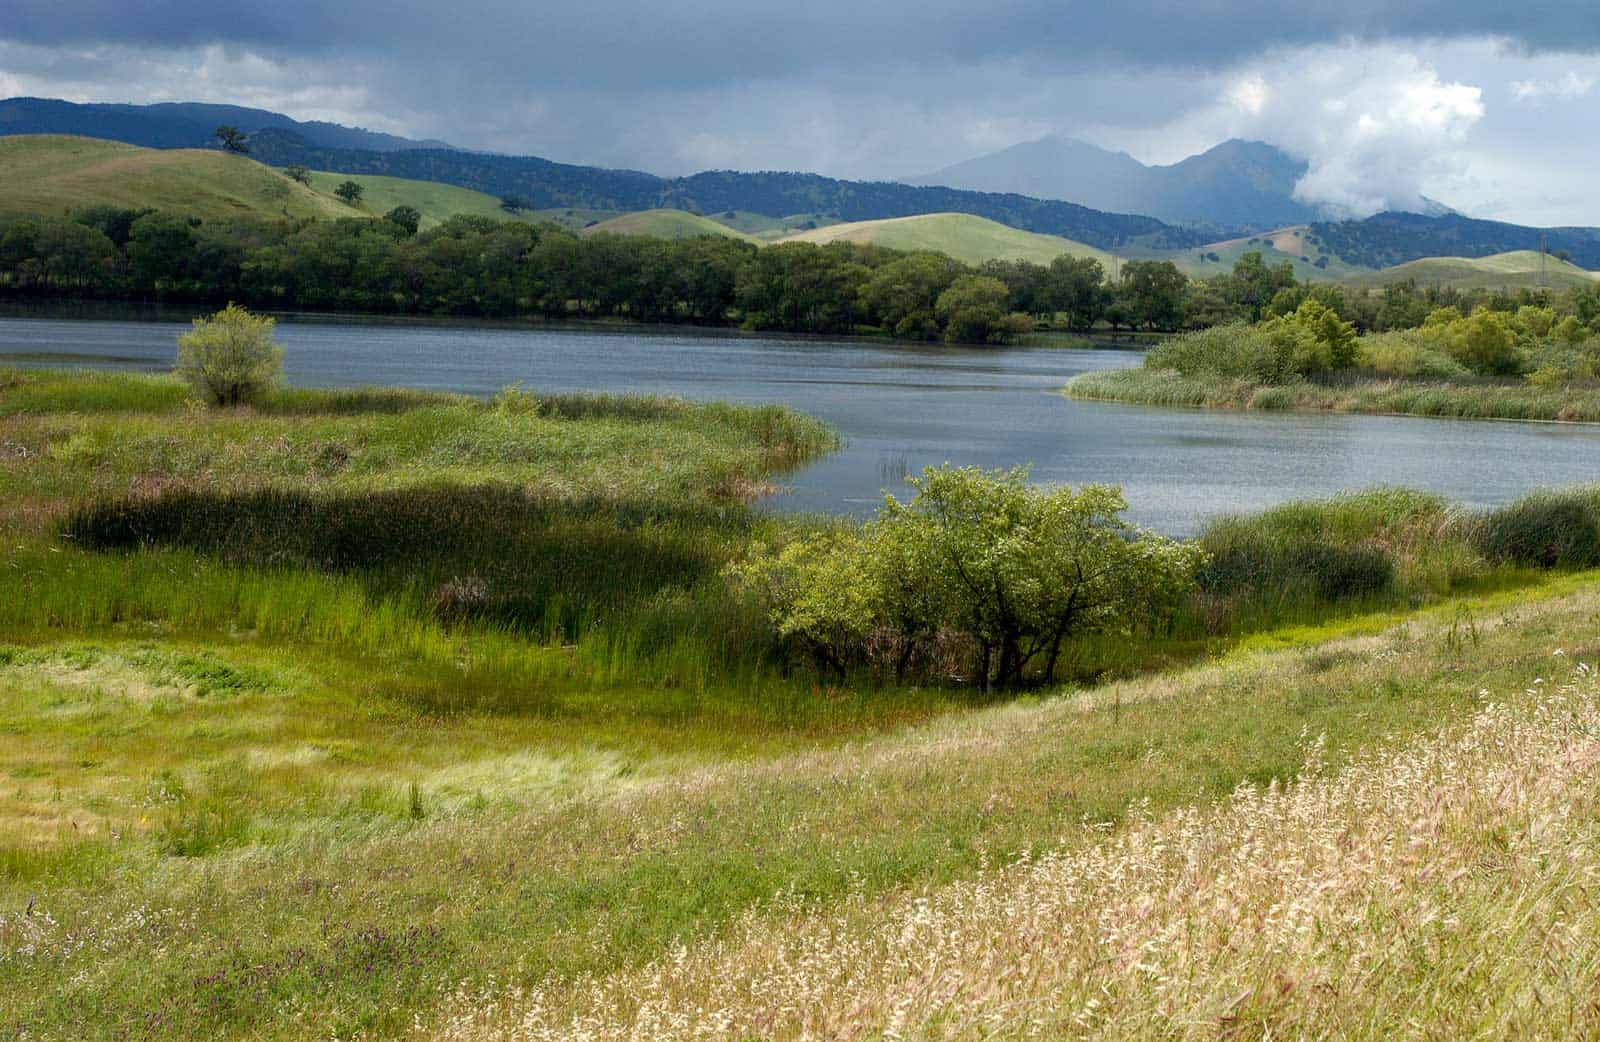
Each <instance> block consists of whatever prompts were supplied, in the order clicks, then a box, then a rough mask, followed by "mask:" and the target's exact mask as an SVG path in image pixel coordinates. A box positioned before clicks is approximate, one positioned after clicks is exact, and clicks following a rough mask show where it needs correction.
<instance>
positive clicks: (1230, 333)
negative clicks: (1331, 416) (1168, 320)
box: [1144, 320, 1330, 384]
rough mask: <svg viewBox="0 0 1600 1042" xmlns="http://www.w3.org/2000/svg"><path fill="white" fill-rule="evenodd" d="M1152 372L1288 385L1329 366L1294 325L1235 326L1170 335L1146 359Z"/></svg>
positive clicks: (1307, 333) (1315, 345) (1310, 338)
mask: <svg viewBox="0 0 1600 1042" xmlns="http://www.w3.org/2000/svg"><path fill="white" fill-rule="evenodd" d="M1144 364H1145V366H1146V367H1147V368H1150V369H1173V370H1176V371H1177V372H1179V373H1181V374H1182V375H1184V376H1216V377H1224V378H1227V379H1234V380H1249V381H1251V382H1253V383H1262V384H1281V383H1288V382H1290V381H1292V380H1295V379H1298V378H1300V377H1303V376H1307V375H1310V374H1312V373H1317V372H1322V371H1324V370H1326V369H1328V368H1330V362H1329V358H1328V355H1327V352H1326V350H1325V349H1324V347H1323V345H1321V344H1320V343H1319V342H1318V341H1317V339H1316V337H1315V335H1314V334H1313V333H1312V332H1311V331H1310V330H1308V329H1305V328H1303V327H1301V326H1299V325H1298V324H1296V323H1293V322H1283V321H1280V320H1272V321H1269V322H1265V323H1261V324H1260V325H1254V326H1251V325H1244V324H1242V323H1234V324H1231V325H1226V326H1213V327H1212V328H1210V329H1202V330H1197V331H1196V332H1193V333H1185V334H1183V335H1182V336H1178V337H1174V338H1172V339H1171V340H1168V341H1167V342H1166V343H1164V344H1161V345H1160V346H1158V347H1156V348H1154V349H1153V350H1151V351H1150V353H1149V354H1147V355H1145V360H1144Z"/></svg>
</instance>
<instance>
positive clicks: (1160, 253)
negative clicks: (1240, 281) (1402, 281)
mask: <svg viewBox="0 0 1600 1042" xmlns="http://www.w3.org/2000/svg"><path fill="white" fill-rule="evenodd" d="M1251 251H1256V252H1259V253H1260V254H1261V256H1262V259H1263V260H1265V261H1266V262H1267V263H1268V264H1270V265H1274V266H1276V265H1278V264H1282V263H1283V262H1284V261H1288V262H1289V263H1291V264H1293V265H1294V273H1295V276H1296V277H1297V278H1299V279H1301V280H1303V281H1306V282H1335V281H1340V280H1344V279H1349V278H1351V277H1352V276H1357V275H1363V274H1366V273H1368V272H1370V271H1371V269H1370V268H1362V267H1358V266H1356V265H1352V264H1348V263H1346V262H1345V261H1344V260H1343V259H1342V258H1341V257H1339V256H1338V255H1337V254H1335V253H1334V252H1332V251H1331V250H1329V249H1328V247H1327V244H1326V243H1324V242H1323V241H1322V240H1321V239H1320V238H1319V237H1318V236H1317V235H1316V234H1315V233H1314V232H1313V231H1312V230H1311V229H1310V228H1309V227H1307V226H1306V225H1293V226H1291V227H1287V228H1279V229H1277V230H1275V231H1270V232H1263V233H1261V234H1260V235H1250V236H1245V237H1241V238H1237V239H1228V240H1225V241H1223V242H1213V243H1208V244H1206V245H1204V246H1197V247H1194V248H1193V249H1187V250H1131V251H1129V252H1128V256H1130V257H1132V258H1134V259H1137V260H1170V261H1172V262H1173V263H1174V264H1176V265H1177V266H1178V268H1179V269H1180V270H1181V271H1182V272H1183V273H1184V274H1185V275H1188V276H1189V277H1191V278H1197V279H1204V278H1210V277H1212V276H1214V275H1225V274H1227V273H1228V272H1230V271H1232V270H1233V266H1234V264H1236V263H1237V262H1238V260H1239V258H1240V257H1243V256H1244V255H1245V254H1246V253H1249V252H1251Z"/></svg>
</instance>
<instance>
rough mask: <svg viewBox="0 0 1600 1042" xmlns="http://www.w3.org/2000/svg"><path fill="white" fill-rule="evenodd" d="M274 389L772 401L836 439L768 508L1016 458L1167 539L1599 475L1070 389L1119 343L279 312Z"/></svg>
mask: <svg viewBox="0 0 1600 1042" xmlns="http://www.w3.org/2000/svg"><path fill="white" fill-rule="evenodd" d="M182 328H183V326H182V325H180V324H177V323H167V322H123V321H75V320H61V319H34V318H0V365H53V366H61V365H86V366H94V367H97V368H126V369H144V370H155V369H163V368H166V367H167V366H169V365H170V364H171V362H172V358H173V354H174V350H175V348H174V340H175V338H176V336H177V334H178V333H179V332H180V331H181V330H182ZM278 333H279V339H280V340H282V342H283V344H284V346H285V349H286V351H285V354H286V357H285V365H286V368H287V370H288V377H289V380H290V381H291V382H292V383H296V384H301V385H306V386H324V387H347V386H359V385H364V384H398V385H404V386H408V387H420V388H428V389H436V390H448V391H462V392H466V393H469V394H480V395H483V394H490V393H493V392H494V391H495V390H497V389H499V388H500V387H503V386H505V385H506V384H508V383H512V382H514V381H521V382H522V383H523V384H524V385H525V386H526V387H528V388H529V389H530V390H535V391H537V390H541V389H543V390H551V391H609V392H645V393H654V394H674V395H682V396H684V397H688V398H702V399H727V400H731V401H741V402H781V403H783V404H785V405H789V406H792V407H794V408H796V409H800V410H802V411H804V412H808V413H811V414H812V415H815V416H819V417H821V418H822V419H824V420H827V421H828V422H829V423H831V424H833V425H834V426H835V427H837V428H838V429H839V430H840V431H841V432H842V433H843V434H844V436H845V439H846V441H847V444H846V447H845V448H844V450H843V451H842V452H840V453H838V454H837V455H834V456H831V457H829V458H828V459H826V460H823V461H821V462H819V463H817V464H815V465H813V466H810V467H808V468H806V469H805V470H804V471H801V472H800V473H798V474H795V475H793V476H792V477H791V478H789V479H788V481H789V484H790V485H791V486H792V487H791V490H790V491H789V492H788V493H787V494H785V495H783V496H781V497H778V498H777V499H776V500H774V502H775V505H777V506H779V507H781V508H783V509H794V510H816V511H829V512H836V513H854V514H867V513H870V512H871V511H872V510H873V509H874V508H875V507H876V505H877V504H878V502H879V501H880V499H881V495H882V490H883V489H885V488H890V489H899V488H902V487H903V485H902V481H903V478H904V475H905V474H907V473H915V472H916V471H918V470H920V469H921V468H922V467H923V466H924V465H926V464H930V463H933V464H937V463H943V462H945V461H950V462H953V463H958V464H980V465H983V466H986V467H998V466H1011V465H1014V464H1018V463H1032V464H1033V467H1034V470H1033V473H1034V477H1035V478H1036V479H1037V480H1041V481H1049V482H1069V483H1073V484H1077V483H1080V482H1086V481H1103V482H1111V483H1116V484H1121V485H1122V486H1123V487H1124V489H1125V491H1126V494H1127V497H1128V502H1129V505H1130V511H1129V513H1130V514H1131V516H1132V517H1133V518H1134V519H1135V520H1137V521H1139V522H1141V523H1143V524H1147V525H1150V526H1152V527H1155V528H1158V529H1161V530H1163V531H1166V532H1169V533H1171V534H1175V535H1181V534H1190V533H1193V532H1194V531H1195V530H1196V529H1197V528H1198V527H1199V526H1200V525H1201V524H1202V523H1203V522H1204V520H1205V519H1206V518H1208V517H1211V516H1214V515H1216V514H1219V513H1226V512H1232V511H1240V510H1257V509H1261V508H1263V507H1267V506H1271V505H1272V504H1275V503H1280V502H1283V501H1284V500H1288V499H1297V498H1304V497H1308V496H1326V495H1329V494H1332V493H1334V492H1338V491H1341V490H1345V489H1356V488H1364V487H1368V486H1371V485H1379V484H1404V485H1413V486H1418V487H1422V488H1429V489H1434V490H1436V491H1438V492H1442V493H1444V494H1445V495H1447V496H1449V497H1451V498H1452V499H1456V500H1459V501H1461V502H1464V503H1468V504H1472V505H1478V506H1484V505H1492V504H1497V503H1503V502H1505V501H1507V500H1509V499H1512V498H1514V497H1516V496H1517V495H1519V494H1520V493H1522V492H1524V491H1526V490H1528V489H1530V488H1535V487H1539V486H1548V485H1563V484H1572V483H1575V482H1581V481H1593V480H1600V426H1589V425H1561V426H1557V425H1552V424H1530V423H1486V422H1471V421H1452V420H1428V419H1417V418H1405V417H1377V416H1324V415H1273V414H1262V413H1255V414H1237V413H1218V412H1199V411H1189V410H1169V409H1149V408H1141V407H1134V406H1122V405H1111V404H1103V403H1098V402H1075V401H1071V400H1069V399H1067V398H1064V397H1062V395H1061V394H1060V393H1059V391H1060V388H1061V386H1062V385H1063V384H1064V383H1066V382H1067V380H1068V379H1070V378H1071V377H1073V376H1075V375H1077V374H1078V373H1082V372H1085V371H1087V370H1090V369H1103V368H1113V367H1123V366H1132V365H1137V364H1138V363H1139V355H1138V354H1136V353H1134V352H1130V351H1108V350H1101V351H1070V350H1059V349H1037V350H1023V349H1014V350H1004V351H1002V350H992V349H990V350H984V349H952V348H945V347H929V348H919V347H900V346H891V345H885V344H876V343H871V342H862V341H840V342H833V341H819V340H812V339H804V340H801V339H785V338H772V337H748V336H732V335H729V336H715V335H707V336H701V335H676V334H659V333H650V332H643V333H641V332H633V331H627V332H597V331H590V330H581V331H569V330H544V329H538V330H530V329H521V328H502V327H488V326H455V325H449V326H446V325H431V324H398V323H395V324H388V323H358V322H307V321H296V322H283V323H281V324H280V325H279V327H278Z"/></svg>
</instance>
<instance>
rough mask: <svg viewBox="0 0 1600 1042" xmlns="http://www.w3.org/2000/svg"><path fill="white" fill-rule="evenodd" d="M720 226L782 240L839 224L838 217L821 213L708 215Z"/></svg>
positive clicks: (725, 212)
mask: <svg viewBox="0 0 1600 1042" xmlns="http://www.w3.org/2000/svg"><path fill="white" fill-rule="evenodd" d="M707 216H708V217H710V218H711V219H712V220H713V221H716V222H717V223H718V224H721V225H726V226H727V227H729V228H732V229H733V230H734V231H737V232H744V233H745V234H746V235H754V236H755V237H756V238H758V239H767V240H772V239H781V238H783V237H784V236H786V235H793V234H794V233H795V232H809V231H811V230H812V229H813V228H821V227H823V226H824V225H829V224H838V223H839V219H838V218H837V217H830V216H828V215H826V214H820V213H796V214H790V215H789V216H787V217H768V216H767V215H765V214H759V213H751V212H749V211H748V210H725V211H723V212H722V213H713V214H707Z"/></svg>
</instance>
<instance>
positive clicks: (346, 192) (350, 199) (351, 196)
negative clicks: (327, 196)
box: [333, 181, 365, 206]
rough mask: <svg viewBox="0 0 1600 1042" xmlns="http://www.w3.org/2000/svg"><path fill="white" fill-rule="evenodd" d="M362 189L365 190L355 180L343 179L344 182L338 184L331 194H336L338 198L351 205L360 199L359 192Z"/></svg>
mask: <svg viewBox="0 0 1600 1042" xmlns="http://www.w3.org/2000/svg"><path fill="white" fill-rule="evenodd" d="M363 191H365V189H363V188H362V187H361V186H360V185H359V184H357V183H356V182H354V181H345V182H344V183H342V184H340V185H339V187H338V188H335V189H334V190H333V194H334V195H336V196H338V197H339V198H340V199H343V200H344V201H345V202H347V203H349V204H350V205H351V206H354V205H355V204H357V203H359V202H360V201H361V193H362V192H363Z"/></svg>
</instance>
